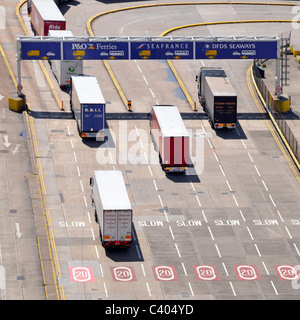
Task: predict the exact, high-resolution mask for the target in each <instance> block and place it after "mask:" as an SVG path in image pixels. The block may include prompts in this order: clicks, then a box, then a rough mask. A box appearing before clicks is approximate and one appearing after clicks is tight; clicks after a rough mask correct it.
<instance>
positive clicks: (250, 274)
mask: <svg viewBox="0 0 300 320" xmlns="http://www.w3.org/2000/svg"><path fill="white" fill-rule="evenodd" d="M234 269H235V272H236V275H237V278H238V279H239V280H260V276H259V274H258V271H257V269H256V267H255V266H250V265H239V266H234Z"/></svg>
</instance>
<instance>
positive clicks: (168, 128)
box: [152, 105, 189, 137]
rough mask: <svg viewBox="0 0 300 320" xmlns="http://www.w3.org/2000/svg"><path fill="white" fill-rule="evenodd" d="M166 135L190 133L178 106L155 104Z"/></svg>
mask: <svg viewBox="0 0 300 320" xmlns="http://www.w3.org/2000/svg"><path fill="white" fill-rule="evenodd" d="M152 109H153V111H154V112H155V115H156V118H157V121H158V123H159V126H160V129H161V131H162V134H163V136H164V137H186V136H187V137H188V136H189V134H188V132H187V130H186V128H185V125H184V123H183V121H182V118H181V115H180V113H179V111H178V109H177V107H176V106H172V105H170V106H153V107H152Z"/></svg>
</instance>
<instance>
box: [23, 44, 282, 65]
mask: <svg viewBox="0 0 300 320" xmlns="http://www.w3.org/2000/svg"><path fill="white" fill-rule="evenodd" d="M277 43H278V41H277V40H268V41H255V40H249V41H248V40H243V41H233V40H230V41H221V40H218V41H213V40H208V41H197V40H193V41H191V40H190V41H184V40H182V41H180V40H176V41H175V40H174V41H173V40H164V39H162V40H160V39H159V40H153V41H152V40H148V39H143V40H141V41H137V40H123V41H113V40H112V41H84V40H83V41H71V40H68V41H57V42H55V41H49V40H47V41H45V40H42V39H41V40H39V41H21V59H23V60H43V59H44V60H47V59H50V60H130V59H131V60H133V59H136V60H140V59H144V60H145V59H149V60H153V59H184V60H185V59H201V60H202V59H276V58H277V54H278V52H277Z"/></svg>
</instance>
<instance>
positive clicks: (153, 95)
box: [149, 88, 155, 98]
mask: <svg viewBox="0 0 300 320" xmlns="http://www.w3.org/2000/svg"><path fill="white" fill-rule="evenodd" d="M149 90H150V92H151V94H152V97H153V98H154V97H155V94H154V93H153V91H152V90H151V88H149Z"/></svg>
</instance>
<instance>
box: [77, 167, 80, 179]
mask: <svg viewBox="0 0 300 320" xmlns="http://www.w3.org/2000/svg"><path fill="white" fill-rule="evenodd" d="M76 167H77V173H78V177H80V170H79V167H78V166H76Z"/></svg>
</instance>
